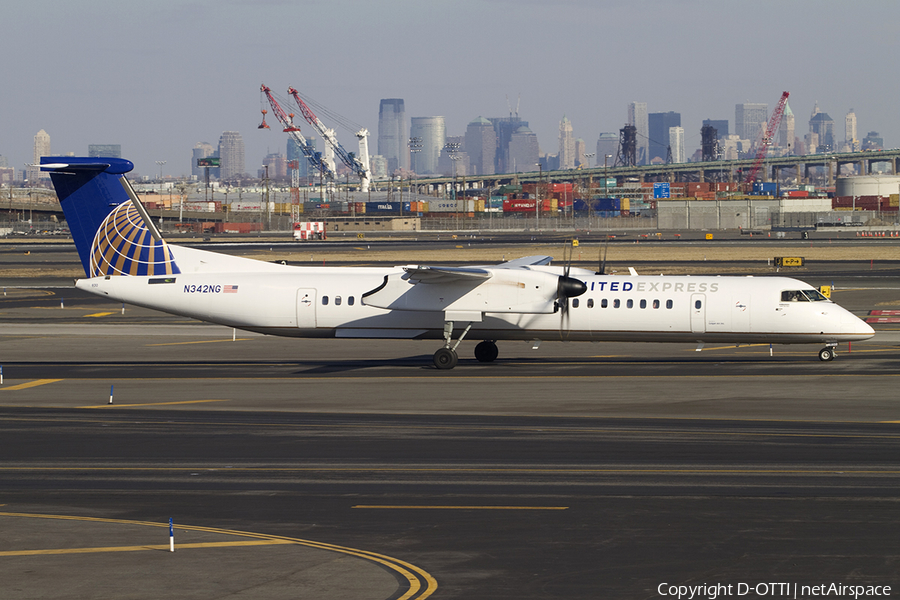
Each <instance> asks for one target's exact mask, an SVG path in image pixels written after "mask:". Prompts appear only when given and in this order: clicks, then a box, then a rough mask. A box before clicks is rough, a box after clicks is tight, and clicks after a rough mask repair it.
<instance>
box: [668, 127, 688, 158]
mask: <svg viewBox="0 0 900 600" xmlns="http://www.w3.org/2000/svg"><path fill="white" fill-rule="evenodd" d="M669 148H671V149H672V162H673V163H683V162H685V157H684V127H670V128H669Z"/></svg>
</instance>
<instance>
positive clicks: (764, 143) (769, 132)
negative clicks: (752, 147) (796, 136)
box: [745, 92, 791, 183]
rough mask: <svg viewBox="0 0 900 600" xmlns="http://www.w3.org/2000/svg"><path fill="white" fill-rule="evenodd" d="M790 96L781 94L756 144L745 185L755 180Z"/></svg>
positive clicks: (788, 93)
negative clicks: (754, 156) (754, 157)
mask: <svg viewBox="0 0 900 600" xmlns="http://www.w3.org/2000/svg"><path fill="white" fill-rule="evenodd" d="M790 95H791V94H790V92H784V93H783V94H781V100H779V101H778V106H776V107H775V112H773V113H772V118H771V119H769V125H768V126H767V127H766V131H765V133H763V136H762V139H761V140H760V141H759V144H757V148H756V160H754V161H753V166H752V167H751V168H750V174H749V175H748V176H747V179H746V180H745V181H746V182H747V183H753V181H754V180H755V179H756V174H757V173H759V168H760V167H761V166H762V163H763V161H764V160H765V159H766V153H767V152H768V151H769V144H771V143H772V139H773V138H774V136H775V132H776V131H778V126H779V125H781V117H782V115H784V105H785V104H786V103H787V99H788V96H790Z"/></svg>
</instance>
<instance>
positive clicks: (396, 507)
mask: <svg viewBox="0 0 900 600" xmlns="http://www.w3.org/2000/svg"><path fill="white" fill-rule="evenodd" d="M350 508H375V509H378V508H385V509H399V510H403V509H435V510H569V507H568V506H440V505H434V506H431V505H390V504H384V505H380V504H357V505H356V506H351V507H350Z"/></svg>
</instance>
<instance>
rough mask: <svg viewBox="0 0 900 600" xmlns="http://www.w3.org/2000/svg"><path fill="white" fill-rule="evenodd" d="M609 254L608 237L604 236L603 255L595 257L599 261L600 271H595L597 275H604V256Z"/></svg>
mask: <svg viewBox="0 0 900 600" xmlns="http://www.w3.org/2000/svg"><path fill="white" fill-rule="evenodd" d="M608 252H609V236H606V243H605V244H603V253H602V255H601V254H598V255H597V259H598V260H599V261H600V265H599V266H600V270H599V271H597V275H606V255H607V253H608Z"/></svg>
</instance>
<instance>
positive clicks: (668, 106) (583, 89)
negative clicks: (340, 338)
mask: <svg viewBox="0 0 900 600" xmlns="http://www.w3.org/2000/svg"><path fill="white" fill-rule="evenodd" d="M4 13H5V16H6V17H7V20H8V22H15V23H16V24H17V26H16V27H13V28H11V30H10V31H9V33H8V35H6V36H4V37H3V38H2V39H0V51H2V52H4V54H5V55H6V56H7V57H12V56H15V55H17V53H18V52H19V51H20V50H22V49H27V51H28V53H29V54H28V56H29V60H27V61H6V63H5V64H4V67H3V70H2V73H3V74H4V79H5V80H6V82H7V84H6V85H4V86H2V91H0V111H2V114H3V115H4V117H5V118H4V135H3V137H2V138H0V155H2V156H3V157H5V158H6V159H7V162H8V164H9V166H10V167H14V168H16V169H22V168H24V165H25V163H27V162H30V161H31V160H32V156H31V154H32V144H33V138H34V136H35V134H36V133H37V132H38V131H40V130H42V129H43V130H45V131H46V132H47V133H48V134H49V135H50V136H51V137H52V139H53V144H52V150H53V152H55V153H67V152H75V153H77V154H83V153H86V152H87V148H88V146H89V145H90V144H98V143H104V144H118V145H120V146H121V149H122V156H123V157H124V158H128V159H130V160H133V161H134V162H135V163H136V170H137V171H138V172H139V173H140V174H143V175H151V176H152V175H153V174H154V173H158V171H159V169H158V167H157V166H156V164H155V161H166V164H165V165H164V166H163V169H162V170H163V173H164V174H165V175H169V176H177V175H189V174H190V160H191V156H192V149H193V148H194V147H195V146H196V145H197V144H198V143H200V142H204V141H205V142H209V143H213V144H214V143H215V142H216V140H218V139H219V137H220V136H221V134H222V133H223V132H225V131H236V132H239V133H240V134H241V136H242V137H243V140H244V143H245V156H246V167H245V170H246V171H247V172H248V173H250V174H251V175H252V174H254V173H255V172H256V171H257V169H258V168H259V166H260V165H262V161H263V159H264V157H265V156H267V155H269V154H271V153H273V152H284V147H285V142H286V140H285V136H284V135H283V134H281V132H280V131H278V130H276V129H275V128H273V129H272V130H271V131H270V130H257V129H256V125H257V124H258V123H259V121H260V118H261V115H260V112H259V111H260V108H261V104H260V102H259V97H258V89H259V84H260V83H261V82H265V83H266V84H267V85H270V86H271V87H272V89H273V90H275V91H277V92H279V93H282V94H283V93H284V90H286V89H287V87H288V86H289V85H293V86H295V87H297V88H298V89H300V90H301V91H302V92H303V93H304V94H309V95H311V96H313V97H314V98H316V99H317V100H318V101H319V102H321V103H322V105H324V106H327V107H328V109H329V110H332V111H334V112H335V113H337V114H340V115H343V116H345V117H347V118H349V119H351V120H352V121H354V122H357V123H361V124H362V125H364V126H365V127H367V128H368V129H369V132H370V152H371V153H372V154H375V152H372V150H373V149H374V147H375V145H376V139H377V138H376V136H377V129H378V104H379V101H380V100H381V99H383V98H403V99H404V101H405V114H406V115H407V118H411V117H418V116H429V115H443V116H444V118H445V128H446V135H447V136H448V137H449V136H463V135H465V133H466V127H467V125H468V124H469V123H471V122H472V121H473V119H476V118H478V117H479V116H483V117H484V118H486V119H488V120H491V119H495V118H503V117H508V116H509V115H510V113H515V112H516V108H518V113H517V114H518V116H519V118H520V119H521V120H522V121H526V122H527V123H528V128H529V129H530V131H531V132H533V133H534V134H535V135H536V136H537V139H538V142H539V144H540V151H541V152H542V153H546V154H555V153H556V152H557V146H558V136H559V123H560V119H561V118H562V117H563V115H565V116H566V117H567V118H568V119H569V120H570V121H571V124H572V127H573V137H575V138H581V139H584V140H585V141H586V145H587V147H588V148H589V149H593V147H594V145H595V144H596V142H597V140H598V137H599V136H600V134H601V133H604V132H618V130H619V129H620V128H621V127H622V126H623V125H624V124H625V123H626V121H627V106H628V104H629V103H631V102H640V103H645V104H646V107H647V112H651V113H660V112H670V111H671V112H677V113H680V114H681V126H682V127H683V128H684V143H685V152H686V155H687V158H688V159H690V157H691V156H692V155H693V153H694V151H695V150H696V149H697V148H699V146H700V128H701V126H702V121H703V120H704V119H710V120H725V119H727V120H728V121H730V122H731V127H732V129H733V128H734V127H735V126H736V124H735V123H734V107H735V106H736V105H737V104H742V103H760V104H766V105H767V106H768V112H769V114H771V111H772V110H773V109H774V107H775V105H776V104H777V101H778V98H779V96H780V94H781V92H782V91H783V90H788V91H790V92H791V106H792V108H793V110H794V112H795V114H797V115H800V119H799V121H800V122H798V123H797V124H796V136H797V137H798V138H799V139H801V140H803V138H804V136H805V135H806V134H807V132H808V127H807V119H806V118H805V117H806V115H809V114H810V112H811V110H812V108H813V107H814V106H815V104H816V102H818V104H819V107H820V109H821V111H822V112H824V113H827V114H829V115H831V117H832V119H833V120H834V121H835V122H836V123H840V120H841V119H842V118H843V117H844V115H846V114H847V113H848V112H849V111H850V109H851V108H852V109H853V112H854V114H855V116H856V123H857V125H856V126H857V128H858V132H859V133H858V136H859V138H863V137H865V136H866V134H867V133H868V132H873V131H874V132H878V137H879V138H881V139H883V140H884V143H885V144H886V146H887V147H894V146H897V145H898V141H900V124H897V123H896V119H894V118H893V112H894V111H893V108H892V105H893V98H894V96H895V95H896V84H894V83H893V82H892V80H891V79H890V78H888V77H885V76H884V73H883V69H882V68H880V67H879V66H878V64H877V61H859V60H855V59H853V55H854V54H855V52H856V51H855V50H854V52H842V51H841V48H842V44H846V45H847V48H851V47H852V43H851V40H846V41H844V40H843V39H842V37H841V36H846V35H847V34H846V33H845V32H848V31H850V32H853V35H856V36H859V37H860V38H862V37H864V38H865V40H866V48H865V49H864V52H867V53H870V54H871V55H872V56H877V55H885V54H886V53H889V52H890V49H891V46H890V40H891V36H892V32H891V31H890V26H889V25H890V23H892V22H893V21H894V20H893V19H892V18H891V17H896V16H900V6H898V5H896V3H891V2H884V1H874V2H871V3H865V4H863V5H860V6H856V5H854V6H852V7H848V5H846V4H845V3H840V2H831V1H824V2H817V1H813V0H800V1H798V2H794V3H789V4H784V3H777V2H774V1H768V0H765V1H763V2H761V3H759V4H758V5H757V6H756V7H755V10H753V11H746V10H744V9H742V8H740V7H738V6H733V7H732V6H728V5H723V4H721V3H715V2H712V1H707V0H684V1H683V2H679V3H667V2H664V1H662V0H646V1H644V2H639V3H635V4H634V5H632V4H629V3H625V2H619V1H618V0H610V1H603V2H588V1H587V0H585V1H581V0H567V1H565V2H563V3H562V4H560V5H559V6H549V5H547V6H545V5H543V4H540V3H533V2H511V1H506V0H477V1H476V0H464V1H462V2H454V3H450V2H444V1H438V2H435V3H430V4H429V5H427V6H425V5H419V4H416V3H412V2H408V1H401V0H386V2H385V3H382V4H379V5H378V6H368V5H359V6H357V5H356V4H355V3H350V2H336V3H330V4H327V5H325V4H322V5H320V4H304V5H303V6H299V5H295V4H294V3H290V2H283V1H281V0H270V1H269V2H266V3H262V4H258V3H249V2H241V1H234V2H230V3H213V2H207V1H206V0H197V1H195V2H190V3H180V2H174V1H168V0H163V1H161V2H158V3H152V4H147V3H137V2H124V3H118V4H115V3H112V2H108V1H97V0H88V1H87V2H85V3H79V4H78V5H72V4H60V5H58V6H53V7H52V9H47V7H41V6H40V5H39V4H35V3H15V4H12V5H10V6H8V7H6V8H5V9H4ZM387 15H391V16H390V18H388V17H387ZM471 15H478V21H481V22H482V23H480V24H479V26H473V22H472V20H471V18H470V17H471ZM775 17H777V18H775ZM302 22H315V23H317V24H318V25H319V26H316V27H310V28H308V29H303V30H301V32H300V33H297V31H296V28H295V27H294V25H295V24H296V23H302ZM435 22H441V23H442V27H441V28H440V31H438V32H437V33H436V34H435V35H432V36H429V37H425V36H422V35H421V34H422V33H424V32H425V31H432V24H433V23H435ZM628 24H631V25H630V26H629V25H628ZM481 25H484V26H481ZM488 25H489V27H486V26H488ZM597 27H601V30H602V31H603V33H604V35H603V36H602V40H601V41H598V38H597V36H596V28H597ZM486 28H487V29H490V30H491V31H492V32H493V34H496V33H497V32H498V31H500V32H502V33H504V39H505V40H506V41H505V42H504V44H502V45H499V46H496V47H492V48H491V49H490V50H485V48H487V45H486V44H485V41H486V40H484V39H482V38H483V35H484V33H483V32H484V31H485V29H486ZM698 28H702V29H703V30H704V31H715V32H717V34H718V36H719V37H718V38H717V39H718V42H716V43H720V45H725V46H726V49H725V50H723V51H716V52H712V53H710V52H707V51H706V50H707V49H708V47H707V46H706V45H705V44H699V43H697V42H696V41H695V40H696V36H692V35H684V34H685V33H690V32H691V31H696V30H698ZM561 31H562V32H565V39H566V46H567V49H566V50H565V51H563V52H560V51H550V49H551V48H558V47H559V44H558V39H559V32H561ZM640 31H644V32H646V31H654V34H653V35H642V34H641V35H637V34H636V32H640ZM334 32H337V33H334ZM803 32H807V33H810V34H815V36H822V37H823V39H822V43H825V44H834V45H836V47H837V50H838V51H836V52H831V53H829V55H828V58H827V59H825V58H824V55H823V53H822V51H821V48H822V46H821V44H815V43H808V36H806V35H804V34H803ZM822 32H826V33H824V34H823V33H822ZM839 33H840V36H839V35H838V34H839ZM298 36H300V37H302V39H303V43H304V45H308V46H312V47H318V48H328V51H327V52H324V53H323V55H322V56H321V57H320V59H319V60H317V61H297V60H293V61H292V60H290V58H288V59H286V60H274V59H273V57H276V56H286V57H294V56H296V55H297V52H298V51H297V47H298V46H297V41H298V39H297V38H298ZM851 37H852V36H851ZM38 40H39V41H40V42H39V43H37V41H38ZM357 41H358V43H357ZM761 42H765V43H761ZM410 47H414V48H415V51H414V52H409V51H408V50H409V48H410ZM449 48H452V49H453V51H452V52H451V51H450V50H448V49H449ZM617 48H629V51H628V52H625V53H617V52H616V49H617ZM73 49H74V50H73ZM79 53H83V54H84V55H85V56H87V55H92V56H99V57H102V58H103V60H99V61H77V60H75V61H60V60H58V58H59V57H60V56H67V57H73V56H74V57H76V58H77V56H78V55H79ZM211 56H214V57H215V60H209V57H211ZM360 56H363V57H364V60H360V59H359V57H360ZM785 56H790V57H791V60H784V57H785ZM33 64H40V65H41V68H40V69H34V68H33V66H32V65H33ZM297 64H302V66H301V67H298V66H295V65H297ZM798 64H800V65H803V69H802V70H798V69H797V68H796V66H797V65H798ZM72 65H75V66H72ZM472 65H476V66H472ZM648 65H653V68H652V69H650V68H648ZM484 72H487V73H490V75H489V76H488V77H487V78H485V77H484V76H483V75H482V74H483V73H484ZM282 88H283V89H282ZM270 117H271V115H270ZM322 119H323V121H325V122H326V124H328V125H329V126H333V124H332V123H331V122H330V120H329V118H328V117H327V116H325V115H322ZM835 129H836V131H835V132H834V137H835V142H836V143H840V142H842V141H843V139H842V138H843V135H841V134H842V133H843V132H842V131H841V130H842V129H843V128H841V127H840V125H838V126H836V127H835ZM304 132H305V133H306V132H309V133H311V131H309V130H308V129H307V130H304ZM511 133H512V132H510V135H511ZM338 137H339V139H340V140H341V142H342V144H343V145H344V146H345V147H347V148H348V149H354V148H355V146H356V140H355V139H354V138H353V135H352V133H350V132H347V131H343V130H338ZM594 162H600V160H599V159H597V158H595V159H594Z"/></svg>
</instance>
